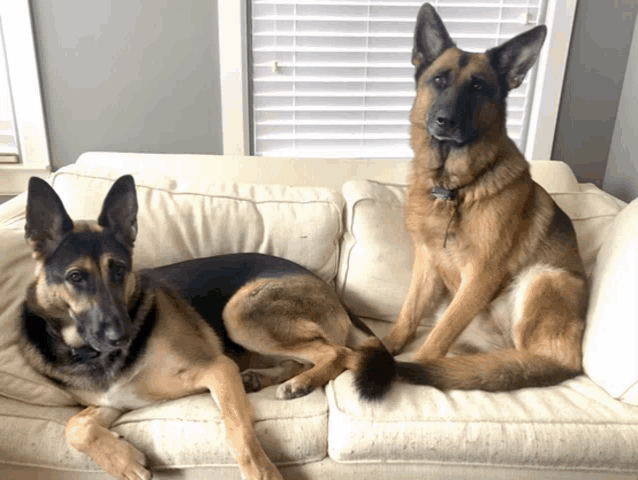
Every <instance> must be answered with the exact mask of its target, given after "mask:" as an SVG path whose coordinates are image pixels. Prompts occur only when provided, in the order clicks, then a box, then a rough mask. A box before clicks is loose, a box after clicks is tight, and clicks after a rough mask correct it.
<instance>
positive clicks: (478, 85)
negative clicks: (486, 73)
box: [470, 80, 483, 92]
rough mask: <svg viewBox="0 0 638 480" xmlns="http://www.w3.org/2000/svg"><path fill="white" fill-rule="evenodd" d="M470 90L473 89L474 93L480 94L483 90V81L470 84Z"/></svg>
mask: <svg viewBox="0 0 638 480" xmlns="http://www.w3.org/2000/svg"><path fill="white" fill-rule="evenodd" d="M470 88H471V89H472V91H473V92H478V91H480V90H483V82H482V81H481V80H473V81H472V83H471V84H470Z"/></svg>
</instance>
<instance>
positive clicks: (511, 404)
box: [327, 372, 638, 472]
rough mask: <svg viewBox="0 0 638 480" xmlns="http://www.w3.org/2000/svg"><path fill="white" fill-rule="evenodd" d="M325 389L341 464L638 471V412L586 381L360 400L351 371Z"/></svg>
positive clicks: (396, 393)
mask: <svg viewBox="0 0 638 480" xmlns="http://www.w3.org/2000/svg"><path fill="white" fill-rule="evenodd" d="M327 393H328V399H329V404H330V421H329V436H328V444H329V447H328V451H329V454H330V457H331V458H332V459H334V460H336V461H338V462H361V463H369V462H400V461H403V462H411V463H412V462H414V463H430V462H437V463H463V464H473V463H475V464H481V465H485V464H490V465H504V466H506V465H510V466H511V465H521V466H527V467H529V466H538V467H556V468H568V467H579V468H583V469H588V468H591V469H609V470H631V471H636V472H638V465H637V464H636V461H635V448H634V447H633V446H635V445H637V444H638V408H636V407H634V406H631V405H627V404H624V403H622V402H619V401H617V400H614V399H613V398H611V397H610V396H608V395H607V394H606V393H605V392H604V391H603V390H602V389H601V388H600V387H598V386H597V385H596V384H594V383H593V382H592V381H591V380H589V379H588V378H587V377H585V376H581V377H579V378H576V379H573V380H570V381H567V382H565V383H563V384H562V385H559V386H555V387H546V388H542V389H524V390H520V391H517V392H514V393H488V392H480V391H471V392H463V391H450V392H448V393H444V392H441V391H438V390H436V389H434V388H432V387H419V386H409V385H401V386H400V388H393V389H392V390H391V392H390V394H389V395H388V398H387V399H386V400H384V401H382V402H361V401H359V399H358V397H357V394H356V392H355V391H354V388H353V382H352V374H351V372H346V373H344V374H342V375H341V376H340V377H338V378H337V379H336V380H335V381H334V382H333V383H332V384H330V385H329V387H328V390H327ZM470 405H471V408H469V407H468V406H470Z"/></svg>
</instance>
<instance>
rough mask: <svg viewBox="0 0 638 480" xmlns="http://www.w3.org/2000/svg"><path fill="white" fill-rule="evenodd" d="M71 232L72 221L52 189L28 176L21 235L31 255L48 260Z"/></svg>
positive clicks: (43, 182) (42, 181) (37, 179)
mask: <svg viewBox="0 0 638 480" xmlns="http://www.w3.org/2000/svg"><path fill="white" fill-rule="evenodd" d="M71 230H73V221H72V220H71V217H69V214H68V213H66V210H65V209H64V205H63V204H62V200H60V197H59V196H58V194H57V193H55V190H53V188H51V186H50V185H49V184H48V183H47V182H45V181H44V180H42V179H40V178H38V177H31V178H30V179H29V187H28V193H27V211H26V223H25V226H24V232H25V238H26V239H27V241H28V242H29V244H30V245H31V247H32V248H33V251H34V253H35V254H36V255H37V256H38V257H40V258H46V257H48V256H49V255H51V254H52V253H53V252H54V251H55V249H56V248H57V246H58V245H59V244H60V240H62V237H63V236H64V235H65V234H66V233H68V232H70V231H71Z"/></svg>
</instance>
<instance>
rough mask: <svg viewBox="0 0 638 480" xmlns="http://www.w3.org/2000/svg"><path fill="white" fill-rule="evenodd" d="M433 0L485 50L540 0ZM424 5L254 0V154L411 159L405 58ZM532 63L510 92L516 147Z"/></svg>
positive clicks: (467, 40)
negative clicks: (521, 79)
mask: <svg viewBox="0 0 638 480" xmlns="http://www.w3.org/2000/svg"><path fill="white" fill-rule="evenodd" d="M431 3H432V4H433V5H434V6H435V7H436V9H437V11H438V12H439V14H440V15H441V17H442V18H443V21H444V22H445V25H446V27H447V29H448V31H449V32H450V35H451V36H452V38H453V39H454V40H455V41H456V43H457V45H458V46H459V47H460V48H462V49H464V50H467V51H483V50H486V49H487V48H490V47H493V46H495V45H497V44H499V43H502V42H504V41H506V40H507V39H509V38H510V37H512V36H514V35H516V34H518V33H521V32H523V31H525V30H527V29H529V28H532V26H534V25H536V24H538V23H542V20H543V18H544V14H545V8H546V3H547V0H492V1H490V0H484V1H477V0H474V1H462V0H440V1H433V2H431ZM421 4H422V2H421V1H399V0H396V1H395V0H296V1H294V0H252V2H251V5H250V13H249V15H250V19H251V22H250V26H251V30H252V31H251V33H252V34H251V58H250V59H249V62H250V66H251V81H250V89H251V105H252V130H253V132H252V133H253V135H252V143H253V150H254V154H255V155H268V156H297V157H324V158H327V157H357V158H410V157H411V156H412V152H411V149H410V145H409V122H408V112H409V110H410V108H411V106H412V101H413V99H414V77H413V75H414V69H413V67H412V64H411V63H410V59H411V52H412V36H413V31H414V24H415V21H416V15H417V12H418V10H419V8H420V6H421ZM535 71H536V69H534V70H532V72H531V73H530V74H529V75H528V77H527V79H526V81H525V83H524V84H523V85H522V86H521V87H519V88H518V89H517V90H514V91H513V92H511V93H510V95H509V98H508V123H507V128H508V132H509V134H510V136H511V137H512V138H513V139H514V140H515V141H516V142H517V143H518V145H519V147H520V148H521V149H523V148H524V146H525V135H526V122H527V118H528V116H529V115H528V110H529V104H530V98H529V97H530V96H531V94H532V92H533V88H532V85H533V77H534V75H535ZM530 79H531V80H530Z"/></svg>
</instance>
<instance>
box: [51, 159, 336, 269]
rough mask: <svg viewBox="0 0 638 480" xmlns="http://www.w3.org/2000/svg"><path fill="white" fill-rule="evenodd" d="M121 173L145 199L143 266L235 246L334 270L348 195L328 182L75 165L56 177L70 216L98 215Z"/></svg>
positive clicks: (138, 259) (140, 245)
mask: <svg viewBox="0 0 638 480" xmlns="http://www.w3.org/2000/svg"><path fill="white" fill-rule="evenodd" d="M123 173H132V174H133V175H134V177H135V181H136V186H137V195H138V202H139V215H138V227H139V234H138V237H137V240H136V242H135V247H136V248H135V257H134V261H135V264H136V266H137V267H149V266H158V265H163V264H167V263H173V262H177V261H180V260H184V259H189V258H196V257H203V256H209V255H219V254H224V253H235V252H261V253H269V254H272V255H278V256H281V257H285V258H288V259H289V260H293V261H295V262H297V263H300V264H301V265H304V266H305V267H307V268H309V269H311V270H312V271H314V272H315V273H317V274H318V275H320V276H321V277H322V278H324V279H325V280H328V281H331V280H333V279H334V277H335V276H336V272H337V266H338V261H339V255H338V252H339V240H340V237H341V233H342V218H341V212H342V209H343V199H342V197H341V195H340V194H339V192H337V191H334V190H331V189H328V188H315V187H290V186H284V185H253V184H239V183H233V182H216V181H215V179H214V178H199V179H194V178H193V177H192V176H190V177H189V180H182V179H179V178H178V179H175V178H169V177H164V176H162V174H161V172H160V171H158V170H154V169H153V170H149V169H142V168H139V169H136V168H135V167H133V168H131V169H130V170H127V169H111V168H106V167H99V166H85V165H71V166H69V167H65V168H63V169H61V170H59V171H57V172H56V173H55V174H53V175H52V177H51V179H50V181H51V184H52V185H53V188H55V190H56V191H57V192H58V194H59V195H60V198H61V199H62V201H63V202H64V205H65V207H66V208H67V211H68V213H69V215H71V218H85V219H95V218H96V217H97V215H98V214H99V210H100V208H101V206H102V202H103V200H104V196H105V195H106V192H107V191H108V189H109V188H110V186H111V185H112V184H113V182H114V181H115V180H116V179H117V178H118V177H119V176H120V175H122V174H123Z"/></svg>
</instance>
